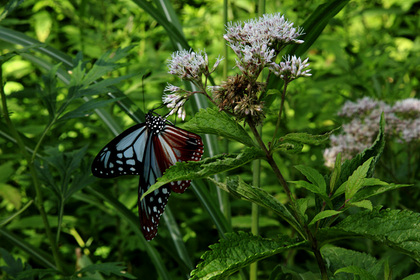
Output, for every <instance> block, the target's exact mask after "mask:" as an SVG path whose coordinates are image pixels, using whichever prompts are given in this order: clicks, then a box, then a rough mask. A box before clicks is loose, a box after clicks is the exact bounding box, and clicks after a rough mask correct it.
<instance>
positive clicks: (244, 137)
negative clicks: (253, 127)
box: [182, 108, 257, 147]
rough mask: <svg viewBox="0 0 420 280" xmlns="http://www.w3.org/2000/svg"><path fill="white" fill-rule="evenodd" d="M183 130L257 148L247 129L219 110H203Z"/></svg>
mask: <svg viewBox="0 0 420 280" xmlns="http://www.w3.org/2000/svg"><path fill="white" fill-rule="evenodd" d="M182 128H184V129H186V130H188V131H192V132H194V133H206V134H215V135H219V136H222V137H225V138H227V139H231V140H235V141H238V142H240V143H242V144H244V145H246V146H249V147H257V145H256V144H255V142H254V141H253V140H252V138H251V137H250V136H249V134H248V133H247V132H246V131H245V129H244V128H243V127H242V126H241V125H239V124H238V123H237V122H236V121H234V120H233V119H232V118H231V117H230V116H229V115H228V114H226V113H225V112H219V110H218V109H214V108H207V109H201V110H200V111H199V112H198V113H197V114H195V116H194V117H193V118H192V119H191V120H190V121H189V122H187V123H185V124H184V125H183V126H182Z"/></svg>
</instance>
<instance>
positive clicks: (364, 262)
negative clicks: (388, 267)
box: [321, 246, 384, 279]
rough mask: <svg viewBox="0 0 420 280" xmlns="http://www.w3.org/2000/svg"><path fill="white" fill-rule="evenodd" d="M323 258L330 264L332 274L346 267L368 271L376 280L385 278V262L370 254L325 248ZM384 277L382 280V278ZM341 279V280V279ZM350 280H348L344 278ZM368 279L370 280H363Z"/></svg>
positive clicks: (322, 249) (323, 248)
mask: <svg viewBox="0 0 420 280" xmlns="http://www.w3.org/2000/svg"><path fill="white" fill-rule="evenodd" d="M321 253H322V256H323V257H324V259H325V261H326V262H327V263H328V269H329V270H330V271H331V272H332V273H338V272H343V271H338V270H340V269H342V268H345V267H351V266H355V267H359V268H361V269H364V270H366V271H367V272H368V273H369V274H372V275H374V276H375V278H374V279H382V278H383V271H382V270H383V263H384V261H383V260H381V261H378V260H377V259H376V258H374V257H372V256H371V255H369V254H366V253H362V252H357V251H353V250H349V249H344V248H340V247H335V246H324V247H322V248H321ZM381 276H382V278H381ZM339 279H341V278H339ZM344 279H348V278H344ZM350 279H353V278H350ZM362 279H368V278H362Z"/></svg>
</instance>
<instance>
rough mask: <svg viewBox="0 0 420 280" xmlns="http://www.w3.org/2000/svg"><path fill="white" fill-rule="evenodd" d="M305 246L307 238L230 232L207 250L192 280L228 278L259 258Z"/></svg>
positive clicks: (194, 271) (193, 272) (192, 273)
mask: <svg viewBox="0 0 420 280" xmlns="http://www.w3.org/2000/svg"><path fill="white" fill-rule="evenodd" d="M304 245H305V242H304V241H300V242H296V241H294V240H292V239H290V237H288V236H281V237H279V238H276V239H269V238H262V237H261V236H254V235H251V234H249V233H244V232H238V233H227V234H226V238H225V239H221V240H220V241H219V243H217V244H214V245H211V246H210V248H211V249H212V250H211V251H207V252H205V253H204V255H203V256H202V257H201V258H202V259H203V262H201V263H200V264H198V266H197V268H196V269H195V270H193V271H192V272H191V279H200V280H207V279H225V278H226V277H228V276H229V275H231V274H232V273H234V272H236V271H238V270H239V269H241V268H243V267H245V266H248V265H249V264H251V263H253V262H255V261H259V260H262V259H265V258H267V257H270V256H273V255H276V254H279V253H281V252H284V251H286V250H289V249H291V248H298V247H303V246H304Z"/></svg>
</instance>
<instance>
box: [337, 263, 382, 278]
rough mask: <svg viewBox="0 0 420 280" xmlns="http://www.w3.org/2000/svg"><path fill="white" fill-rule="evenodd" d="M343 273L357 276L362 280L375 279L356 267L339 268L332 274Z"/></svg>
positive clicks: (364, 270)
mask: <svg viewBox="0 0 420 280" xmlns="http://www.w3.org/2000/svg"><path fill="white" fill-rule="evenodd" d="M343 272H346V273H351V274H354V275H359V276H360V277H361V278H362V279H366V280H375V279H377V278H376V277H374V276H373V275H372V274H370V273H369V272H368V271H367V270H366V269H363V268H360V267H358V266H348V267H343V268H340V269H339V270H337V271H336V272H335V273H334V275H336V274H337V273H343Z"/></svg>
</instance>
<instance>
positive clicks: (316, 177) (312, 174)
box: [295, 165, 327, 194]
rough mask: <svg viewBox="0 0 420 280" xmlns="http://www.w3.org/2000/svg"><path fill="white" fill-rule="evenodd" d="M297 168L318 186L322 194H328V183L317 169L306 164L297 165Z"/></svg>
mask: <svg viewBox="0 0 420 280" xmlns="http://www.w3.org/2000/svg"><path fill="white" fill-rule="evenodd" d="M295 168H296V169H297V170H299V171H300V173H302V174H303V175H304V176H305V177H306V179H308V180H309V182H311V183H312V184H314V185H315V186H317V187H318V190H319V193H320V194H327V185H326V183H325V180H324V177H323V176H322V175H321V174H320V173H319V172H318V171H317V170H315V169H313V168H311V167H309V166H304V165H296V166H295Z"/></svg>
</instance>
